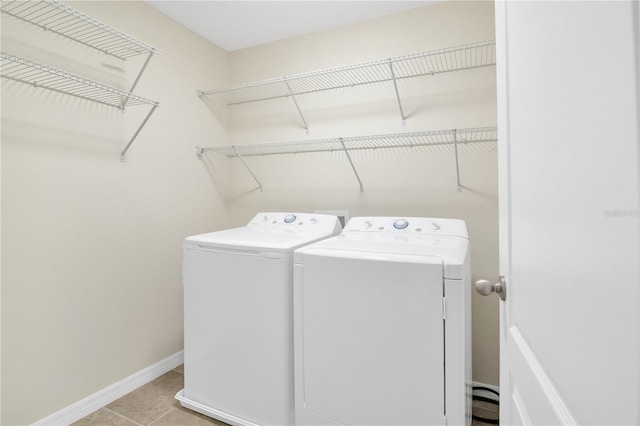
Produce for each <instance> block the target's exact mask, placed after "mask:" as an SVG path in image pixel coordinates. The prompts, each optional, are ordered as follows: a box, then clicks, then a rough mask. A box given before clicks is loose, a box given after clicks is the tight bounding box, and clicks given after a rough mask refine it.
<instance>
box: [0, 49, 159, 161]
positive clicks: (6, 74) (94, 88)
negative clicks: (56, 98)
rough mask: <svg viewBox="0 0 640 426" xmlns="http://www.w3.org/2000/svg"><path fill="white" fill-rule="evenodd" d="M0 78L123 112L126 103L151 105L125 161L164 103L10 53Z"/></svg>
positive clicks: (1, 59) (0, 63)
mask: <svg viewBox="0 0 640 426" xmlns="http://www.w3.org/2000/svg"><path fill="white" fill-rule="evenodd" d="M0 77H2V78H6V79H8V80H12V81H17V82H20V83H24V84H29V85H31V86H33V87H38V88H43V89H47V90H51V91H54V92H58V93H63V94H65V95H69V96H74V97H76V98H80V99H84V100H87V101H91V102H96V103H99V104H102V105H107V106H110V107H113V108H117V109H119V110H121V111H124V107H125V105H130V106H136V105H150V106H151V108H150V110H149V112H148V113H147V116H146V117H145V118H144V120H143V121H142V124H140V126H139V127H138V129H137V130H136V132H135V134H134V135H133V137H132V138H131V139H130V140H129V142H128V143H127V145H126V146H125V148H124V149H123V150H122V152H121V153H120V160H121V161H124V158H125V155H126V153H127V151H128V150H129V148H130V147H131V144H132V143H133V141H134V140H135V139H136V137H137V136H138V134H139V133H140V131H141V130H142V128H143V127H144V125H145V124H146V123H147V121H148V120H149V118H150V117H151V114H153V112H154V111H155V110H156V108H158V106H160V104H159V103H158V102H156V101H152V100H149V99H146V98H143V97H141V96H137V95H134V94H132V93H129V92H124V91H122V90H119V89H116V88H113V87H111V86H107V85H105V84H102V83H98V82H96V81H93V80H89V79H86V78H84V77H79V76H77V75H73V74H70V73H68V72H66V71H62V70H59V69H57V68H53V67H50V66H47V65H42V64H39V63H37V62H33V61H29V60H27V59H24V58H20V57H18V56H14V55H11V54H9V53H6V52H0Z"/></svg>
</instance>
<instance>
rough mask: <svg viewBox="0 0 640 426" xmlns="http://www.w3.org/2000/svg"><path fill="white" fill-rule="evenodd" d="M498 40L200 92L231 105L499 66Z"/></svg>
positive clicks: (201, 94) (202, 94)
mask: <svg viewBox="0 0 640 426" xmlns="http://www.w3.org/2000/svg"><path fill="white" fill-rule="evenodd" d="M495 50H496V49H495V40H489V41H482V42H478V43H471V44H465V45H460V46H454V47H448V48H444V49H437V50H430V51H426V52H420V53H414V54H411V55H405V56H396V57H392V58H387V59H381V60H377V61H372V62H365V63H361V64H355V65H349V66H345V67H339V68H330V69H325V70H320V71H314V72H308V73H302V74H295V75H291V76H286V77H280V78H273V79H270V80H262V81H256V82H251V83H243V84H237V85H234V86H229V87H225V88H221V89H214V90H205V91H199V92H198V94H199V95H200V96H208V97H212V98H215V99H218V100H220V101H222V102H225V103H226V104H228V105H235V104H242V103H246V102H256V101H264V100H268V99H276V98H283V97H288V96H297V95H302V94H307V93H315V92H321V91H325V90H335V89H340V88H346V87H353V86H359V85H365V84H373V83H382V82H390V81H397V80H403V79H407V78H414V77H421V76H430V75H436V74H442V73H447V72H454V71H462V70H469V69H473V68H480V67H486V66H491V65H495V63H496V52H495Z"/></svg>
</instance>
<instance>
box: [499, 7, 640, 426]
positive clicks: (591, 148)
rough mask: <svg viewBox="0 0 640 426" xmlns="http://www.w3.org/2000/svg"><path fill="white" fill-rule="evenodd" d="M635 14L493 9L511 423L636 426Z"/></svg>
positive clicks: (505, 384) (639, 238)
mask: <svg viewBox="0 0 640 426" xmlns="http://www.w3.org/2000/svg"><path fill="white" fill-rule="evenodd" d="M638 9H639V5H638V2H637V1H635V2H632V1H611V2H608V1H605V2H592V1H584V2H575V1H573V2H538V1H532V2H515V1H514V2H511V1H509V2H506V3H504V2H497V3H496V29H497V49H498V69H497V72H498V87H499V89H498V90H499V93H498V99H499V101H498V108H499V115H498V124H499V139H500V145H499V151H500V154H499V155H500V160H499V164H500V233H501V235H500V269H501V273H502V274H504V275H505V277H506V281H507V298H506V301H505V302H502V303H501V379H500V380H501V383H500V384H501V386H500V388H501V423H502V424H532V425H542V424H599V425H605V424H607V425H611V424H640V411H639V410H640V409H639V405H640V395H639V391H640V376H639V366H638V364H639V363H640V349H639V340H640V318H639V310H640V288H639V287H640V280H639V277H640V273H639V264H640V251H639V249H638V246H639V243H640V234H639V226H638V219H639V218H638V199H639V186H640V185H639V176H638V164H639V153H638V145H639V143H638V138H639V133H640V131H639V128H640V124H639V118H638V115H639V113H640V111H639V107H638V105H639V102H640V88H639V80H640V66H639V62H640V35H639V32H640V14H639V12H638Z"/></svg>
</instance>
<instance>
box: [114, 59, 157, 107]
mask: <svg viewBox="0 0 640 426" xmlns="http://www.w3.org/2000/svg"><path fill="white" fill-rule="evenodd" d="M152 56H153V51H150V52H149V56H147V59H146V61H144V64H142V68H141V69H140V71H139V72H138V76H137V77H136V79H135V80H134V82H133V84H132V85H131V89H129V93H128V94H127V97H126V98H124V101H123V102H122V108H121V109H122V110H124V107H125V106H127V102H129V94H131V93H133V89H135V88H136V86H137V85H138V82H139V81H140V77H142V73H143V72H144V70H145V69H146V68H147V65H148V64H149V61H150V60H151V57H152Z"/></svg>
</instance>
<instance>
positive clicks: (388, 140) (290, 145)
mask: <svg viewBox="0 0 640 426" xmlns="http://www.w3.org/2000/svg"><path fill="white" fill-rule="evenodd" d="M497 140H498V129H497V127H495V126H493V127H474V128H466V129H449V130H433V131H425V132H413V133H394V134H387V135H369V136H350V137H344V138H331V139H319V140H308V141H295V142H273V143H264V144H251V145H232V146H216V147H205V148H201V147H196V153H197V154H198V155H199V156H201V155H203V154H205V153H209V152H210V153H213V154H215V155H218V156H221V157H223V158H234V157H236V158H238V159H239V160H240V161H241V162H242V164H243V166H244V167H245V168H246V170H247V172H249V174H250V175H251V177H252V178H253V180H254V181H255V182H256V183H257V184H258V188H259V189H260V191H262V183H260V180H258V178H257V177H256V175H255V174H254V173H253V171H252V170H251V168H250V167H249V165H248V164H247V163H246V162H245V161H244V159H243V157H255V156H266V155H281V154H301V153H311V152H334V151H336V152H343V153H344V154H345V155H346V157H347V159H348V160H349V165H350V166H351V169H352V170H353V173H354V174H355V177H356V179H357V180H358V184H359V185H360V191H361V192H364V186H363V184H362V180H361V179H360V175H359V174H358V171H357V169H356V167H355V165H354V163H353V160H352V159H351V155H350V154H349V151H354V150H365V149H385V148H413V147H420V146H438V145H453V146H454V153H455V160H456V161H455V164H456V180H457V189H458V192H460V191H461V190H462V185H461V184H460V166H459V163H458V144H461V143H462V144H469V143H489V142H496V141H497Z"/></svg>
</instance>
